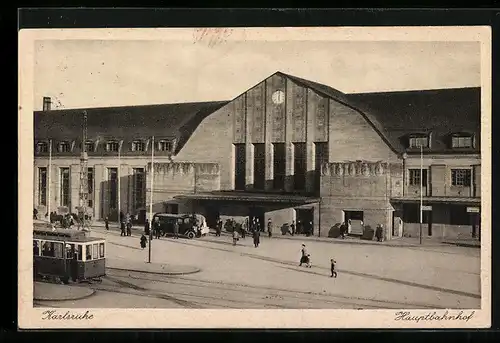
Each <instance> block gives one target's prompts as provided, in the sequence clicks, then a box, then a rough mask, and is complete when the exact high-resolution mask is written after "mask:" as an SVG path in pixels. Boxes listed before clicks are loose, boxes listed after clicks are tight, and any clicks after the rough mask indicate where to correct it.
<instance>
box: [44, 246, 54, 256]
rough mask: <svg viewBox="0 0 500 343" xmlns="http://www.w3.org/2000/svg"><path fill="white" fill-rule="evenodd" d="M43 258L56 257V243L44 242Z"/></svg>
mask: <svg viewBox="0 0 500 343" xmlns="http://www.w3.org/2000/svg"><path fill="white" fill-rule="evenodd" d="M42 256H44V257H54V242H43V244H42Z"/></svg>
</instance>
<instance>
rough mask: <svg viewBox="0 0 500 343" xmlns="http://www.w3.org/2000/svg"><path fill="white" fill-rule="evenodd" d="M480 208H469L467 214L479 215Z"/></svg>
mask: <svg viewBox="0 0 500 343" xmlns="http://www.w3.org/2000/svg"><path fill="white" fill-rule="evenodd" d="M479 211H480V209H479V207H467V213H479Z"/></svg>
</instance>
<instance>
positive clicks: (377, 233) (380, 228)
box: [375, 224, 384, 242]
mask: <svg viewBox="0 0 500 343" xmlns="http://www.w3.org/2000/svg"><path fill="white" fill-rule="evenodd" d="M383 230H384V227H383V225H382V224H378V225H377V228H376V229H375V237H376V238H377V242H382V238H383Z"/></svg>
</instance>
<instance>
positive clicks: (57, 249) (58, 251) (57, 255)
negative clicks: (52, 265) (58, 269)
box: [54, 243, 63, 258]
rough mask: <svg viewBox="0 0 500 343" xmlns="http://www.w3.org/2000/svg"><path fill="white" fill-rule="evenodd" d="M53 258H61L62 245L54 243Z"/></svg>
mask: <svg viewBox="0 0 500 343" xmlns="http://www.w3.org/2000/svg"><path fill="white" fill-rule="evenodd" d="M54 257H55V258H63V244H62V243H54Z"/></svg>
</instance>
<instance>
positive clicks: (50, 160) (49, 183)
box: [47, 139, 52, 223]
mask: <svg viewBox="0 0 500 343" xmlns="http://www.w3.org/2000/svg"><path fill="white" fill-rule="evenodd" d="M51 170H52V139H49V172H48V174H49V175H48V177H47V178H48V179H49V182H48V191H47V193H48V194H47V196H48V197H47V220H48V221H49V223H50V199H51V198H50V188H51V181H52V180H51V176H52V175H51V174H52V173H51Z"/></svg>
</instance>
